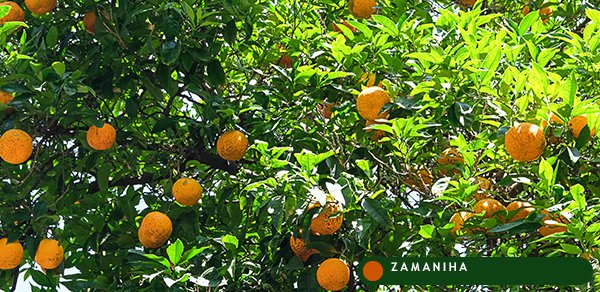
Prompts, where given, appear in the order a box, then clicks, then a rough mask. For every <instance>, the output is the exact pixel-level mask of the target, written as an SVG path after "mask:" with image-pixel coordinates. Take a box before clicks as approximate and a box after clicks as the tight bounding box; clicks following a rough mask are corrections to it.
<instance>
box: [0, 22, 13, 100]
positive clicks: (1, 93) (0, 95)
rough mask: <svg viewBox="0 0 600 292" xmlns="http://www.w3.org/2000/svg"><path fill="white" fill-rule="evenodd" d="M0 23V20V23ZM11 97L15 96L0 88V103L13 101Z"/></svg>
mask: <svg viewBox="0 0 600 292" xmlns="http://www.w3.org/2000/svg"><path fill="white" fill-rule="evenodd" d="M1 23H2V22H0V24H1ZM13 99H15V97H14V96H13V95H12V94H10V93H9V92H6V91H2V90H0V103H4V104H7V103H9V102H11V101H13Z"/></svg>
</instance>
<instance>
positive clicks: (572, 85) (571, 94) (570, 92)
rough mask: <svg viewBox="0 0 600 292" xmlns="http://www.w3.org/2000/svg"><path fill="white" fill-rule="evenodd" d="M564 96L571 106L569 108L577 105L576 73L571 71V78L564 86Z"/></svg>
mask: <svg viewBox="0 0 600 292" xmlns="http://www.w3.org/2000/svg"><path fill="white" fill-rule="evenodd" d="M562 95H563V97H564V98H565V101H566V102H567V105H568V106H569V107H568V108H570V109H571V108H573V106H574V105H575V96H576V95H577V79H576V77H575V71H571V74H569V78H567V80H566V81H565V83H564V86H562ZM567 114H569V113H567Z"/></svg>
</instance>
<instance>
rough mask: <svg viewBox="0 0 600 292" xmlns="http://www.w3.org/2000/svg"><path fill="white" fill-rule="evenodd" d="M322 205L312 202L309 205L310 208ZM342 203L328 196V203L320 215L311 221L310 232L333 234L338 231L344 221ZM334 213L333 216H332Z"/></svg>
mask: <svg viewBox="0 0 600 292" xmlns="http://www.w3.org/2000/svg"><path fill="white" fill-rule="evenodd" d="M318 207H321V204H319V203H318V202H317V203H312V204H310V205H309V206H308V210H310V209H312V208H318ZM341 211H342V205H341V204H339V203H338V202H336V201H335V200H334V199H333V198H332V197H330V196H328V197H327V204H326V206H325V208H323V210H322V211H321V213H320V214H319V215H317V216H316V217H314V218H313V219H312V220H311V221H310V232H311V233H312V234H314V235H331V234H334V233H336V232H337V231H338V230H339V229H340V228H341V227H342V222H343V221H344V215H343V214H341V213H340V212H341ZM332 215H333V216H332Z"/></svg>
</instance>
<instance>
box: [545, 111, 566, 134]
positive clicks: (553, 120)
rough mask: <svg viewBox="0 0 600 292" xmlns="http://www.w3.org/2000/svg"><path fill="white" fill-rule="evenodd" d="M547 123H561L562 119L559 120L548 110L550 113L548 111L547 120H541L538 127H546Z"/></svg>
mask: <svg viewBox="0 0 600 292" xmlns="http://www.w3.org/2000/svg"><path fill="white" fill-rule="evenodd" d="M549 124H552V125H562V124H563V120H561V119H560V118H559V117H558V116H557V115H555V114H554V113H553V112H550V113H548V120H542V123H541V124H540V127H541V128H542V130H543V129H545V128H546V127H548V125H549Z"/></svg>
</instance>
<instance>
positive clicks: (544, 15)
mask: <svg viewBox="0 0 600 292" xmlns="http://www.w3.org/2000/svg"><path fill="white" fill-rule="evenodd" d="M521 12H522V13H523V16H527V14H529V13H530V12H531V8H530V7H529V6H524V7H523V9H522V10H521ZM551 15H552V8H550V7H543V8H542V9H540V17H541V19H542V23H543V24H546V23H547V22H548V19H549V18H550V16H551Z"/></svg>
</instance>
